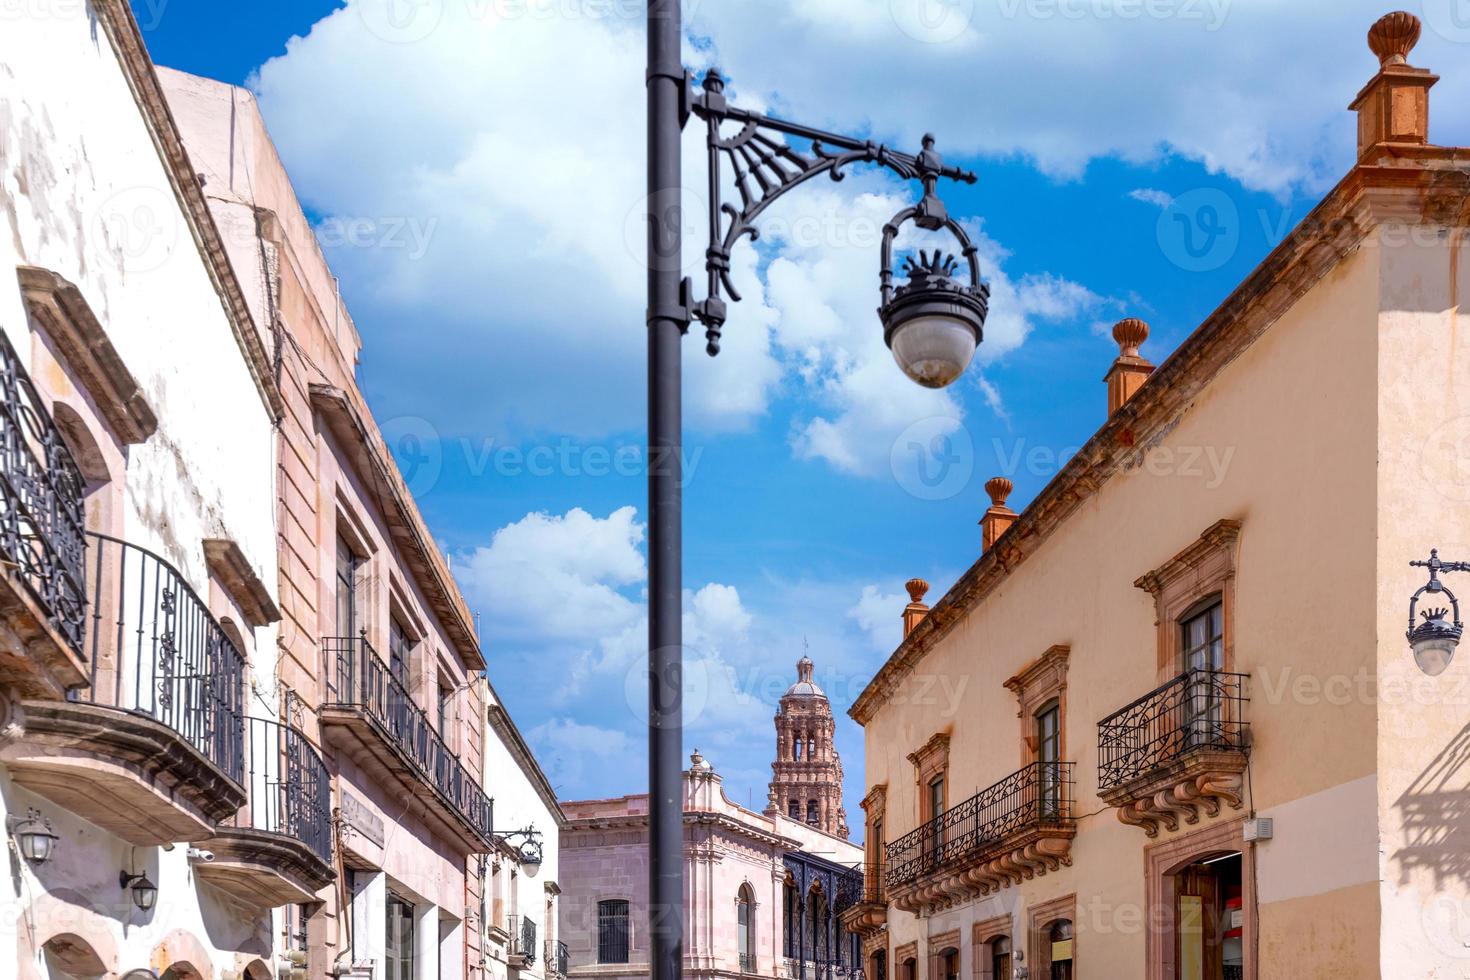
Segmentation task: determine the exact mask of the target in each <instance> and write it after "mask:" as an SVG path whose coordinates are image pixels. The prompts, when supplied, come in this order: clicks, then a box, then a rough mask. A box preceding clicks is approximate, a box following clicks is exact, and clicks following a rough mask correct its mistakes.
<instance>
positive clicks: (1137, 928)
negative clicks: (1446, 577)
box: [866, 248, 1412, 977]
mask: <svg viewBox="0 0 1470 980" xmlns="http://www.w3.org/2000/svg"><path fill="white" fill-rule="evenodd" d="M1378 267H1379V262H1378V256H1377V250H1375V249H1371V248H1370V249H1362V250H1359V251H1358V252H1356V253H1354V254H1352V255H1350V256H1349V257H1348V258H1346V259H1345V260H1344V261H1343V262H1342V263H1341V264H1340V265H1339V266H1338V267H1337V268H1336V269H1335V270H1334V271H1332V272H1331V273H1330V274H1329V275H1328V276H1327V277H1326V278H1325V279H1324V280H1323V281H1321V282H1320V283H1318V284H1317V285H1316V286H1315V287H1314V288H1312V289H1311V290H1310V291H1309V292H1308V293H1306V294H1305V295H1304V296H1303V297H1302V298H1301V299H1300V300H1299V301H1298V302H1297V303H1296V304H1295V305H1294V306H1293V307H1292V308H1291V309H1289V310H1288V311H1287V312H1286V313H1285V314H1284V315H1283V316H1282V317H1281V318H1280V320H1279V321H1278V322H1277V323H1276V324H1275V325H1274V326H1272V327H1271V328H1270V329H1269V331H1267V332H1266V333H1265V335H1264V336H1262V337H1261V338H1260V339H1258V340H1257V341H1256V342H1255V343H1254V344H1253V345H1251V346H1250V347H1248V348H1247V349H1246V350H1244V351H1242V352H1241V353H1240V354H1239V356H1238V357H1237V358H1236V359H1235V360H1234V361H1233V362H1232V363H1230V364H1229V365H1227V366H1226V367H1225V368H1224V369H1223V371H1222V372H1221V374H1220V375H1219V376H1218V377H1217V378H1216V379H1215V380H1214V381H1213V383H1211V384H1210V385H1209V386H1208V387H1207V388H1205V389H1204V390H1202V391H1200V392H1199V393H1198V394H1197V396H1196V397H1195V398H1194V400H1193V401H1192V403H1191V404H1190V405H1189V407H1188V408H1187V409H1186V410H1185V411H1184V412H1183V414H1182V416H1181V417H1179V418H1178V419H1177V421H1176V422H1175V423H1174V424H1172V425H1166V426H1164V428H1163V434H1162V435H1161V436H1160V437H1159V438H1158V439H1157V441H1156V443H1155V444H1153V445H1151V446H1149V447H1147V449H1146V451H1145V454H1144V462H1143V464H1142V465H1140V466H1137V467H1135V468H1133V469H1129V470H1126V471H1123V472H1119V473H1117V474H1116V475H1115V476H1113V477H1112V479H1110V480H1109V481H1107V482H1106V483H1105V484H1104V485H1103V486H1102V487H1101V488H1100V489H1098V490H1097V491H1096V492H1094V493H1093V494H1091V496H1089V497H1088V498H1087V499H1086V500H1085V501H1084V502H1083V503H1082V504H1081V505H1080V506H1079V508H1078V509H1077V510H1076V511H1075V512H1074V513H1073V514H1072V515H1071V516H1070V517H1069V518H1068V519H1067V520H1066V522H1065V523H1064V525H1063V526H1062V527H1061V528H1060V529H1059V530H1058V531H1057V532H1055V533H1054V534H1053V535H1052V536H1051V537H1049V538H1048V539H1046V540H1045V541H1044V542H1042V543H1040V544H1039V545H1038V546H1036V547H1035V548H1034V551H1032V552H1031V553H1030V554H1029V556H1028V557H1027V559H1026V560H1025V561H1024V562H1023V563H1022V564H1021V565H1020V566H1019V567H1017V568H1016V569H1015V570H1014V571H1013V572H1012V573H1011V574H1010V575H1009V577H1008V578H1006V579H1005V580H1004V582H1003V583H1002V584H1001V585H999V587H997V588H996V589H995V591H994V592H992V593H991V594H990V595H989V596H987V597H986V598H985V599H984V600H983V601H982V602H981V603H980V604H979V605H978V606H977V607H975V608H974V609H973V610H971V611H970V612H969V613H968V614H966V615H964V616H963V618H962V619H961V621H960V622H959V623H958V624H957V625H956V626H955V627H954V628H953V630H952V631H951V632H950V633H949V635H948V636H946V637H945V638H944V639H943V640H941V641H940V643H939V645H938V646H937V648H936V649H935V650H934V651H932V652H931V653H929V654H928V656H927V657H926V658H925V659H924V660H923V661H922V662H921V663H920V665H919V666H918V668H917V672H916V673H915V674H914V675H911V676H910V677H909V678H908V679H907V680H906V681H905V682H904V683H903V685H902V687H901V689H900V691H899V692H898V693H897V695H896V696H895V697H894V698H893V699H890V701H889V702H888V704H887V705H886V706H884V707H883V708H881V709H880V710H879V711H878V713H877V715H876V717H874V718H873V719H872V720H871V721H870V722H869V723H868V725H867V726H866V750H867V779H868V783H869V786H872V785H875V784H878V783H886V784H887V787H888V789H887V804H886V826H887V836H888V838H889V840H890V841H892V840H894V839H896V838H898V837H899V836H901V835H902V834H904V833H906V832H908V831H909V830H911V829H913V828H914V827H915V826H917V825H918V822H919V802H918V796H917V792H916V786H915V783H914V778H915V775H914V767H913V765H912V764H911V763H910V762H909V761H908V760H907V758H906V755H907V754H908V753H910V752H912V751H914V750H915V749H917V748H918V747H919V746H921V745H922V744H923V743H924V742H925V741H926V740H927V739H929V737H930V736H931V735H933V734H935V732H937V731H944V730H949V732H950V734H951V743H950V779H951V789H950V802H951V803H955V802H959V801H960V800H963V799H965V798H966V797H968V796H969V795H971V794H973V793H974V792H975V791H977V790H979V789H981V788H984V787H986V786H989V785H991V784H992V783H995V782H997V781H998V780H1000V779H1001V778H1002V777H1004V776H1006V775H1008V774H1009V773H1011V772H1013V771H1014V770H1016V769H1017V768H1018V767H1019V766H1020V765H1021V764H1022V762H1023V754H1022V744H1021V741H1020V729H1019V722H1018V720H1017V703H1016V699H1015V697H1014V695H1013V694H1012V693H1011V692H1010V691H1008V690H1006V689H1005V688H1004V687H1003V686H1002V684H1003V682H1004V681H1005V680H1006V679H1007V678H1008V677H1010V676H1012V675H1013V674H1015V673H1016V672H1017V671H1018V670H1019V669H1020V668H1021V667H1022V666H1023V665H1025V664H1027V663H1028V662H1030V661H1032V660H1033V659H1035V658H1036V657H1038V656H1040V655H1041V654H1042V652H1044V651H1045V650H1046V649H1047V648H1048V647H1050V646H1052V645H1053V644H1069V645H1070V647H1071V654H1070V668H1069V672H1068V676H1067V717H1066V718H1065V720H1064V729H1065V731H1064V740H1065V748H1064V750H1063V751H1064V758H1066V759H1069V760H1073V761H1075V763H1076V770H1075V775H1076V780H1077V785H1076V796H1075V799H1076V804H1075V812H1076V813H1077V814H1078V815H1079V818H1080V819H1079V821H1078V831H1077V836H1076V839H1075V841H1074V843H1073V847H1072V866H1071V867H1070V868H1062V869H1061V870H1060V871H1057V872H1053V873H1051V874H1047V875H1045V876H1042V877H1038V878H1035V879H1032V880H1030V881H1027V882H1025V883H1024V884H1022V885H1020V886H1013V887H1010V888H1007V889H1004V890H1003V891H1002V892H1000V893H999V894H998V895H993V896H989V897H987V898H986V899H984V900H982V901H980V902H978V903H975V904H973V905H971V906H967V907H965V908H962V909H959V910H953V911H950V912H945V913H942V914H939V915H936V916H935V917H933V918H930V919H917V918H915V917H914V916H913V915H911V914H909V913H905V912H898V911H895V910H890V913H889V919H888V928H889V942H888V945H889V948H890V949H893V948H895V947H897V946H900V945H902V944H903V943H905V942H908V941H910V940H914V939H917V940H918V941H919V956H920V963H921V966H920V969H921V973H922V971H924V969H925V967H924V965H923V960H924V938H925V937H926V936H928V935H935V934H939V933H943V932H946V931H948V930H949V929H951V928H954V927H956V926H959V927H962V936H963V949H962V958H963V961H962V974H964V973H967V972H968V971H970V970H971V969H973V963H972V962H971V960H972V950H971V949H970V942H969V940H970V936H969V924H970V923H972V922H974V921H978V920H982V919H987V918H990V917H992V916H995V915H1003V914H1006V913H1010V914H1011V915H1012V922H1013V938H1014V941H1015V942H1016V944H1017V945H1018V946H1019V947H1023V948H1024V946H1025V929H1026V921H1027V916H1026V910H1027V908H1028V907H1030V906H1032V905H1034V904H1036V903H1039V902H1044V901H1048V900H1051V899H1054V898H1057V897H1060V896H1064V895H1067V894H1069V893H1074V892H1075V893H1076V894H1077V896H1078V912H1077V922H1076V926H1077V950H1078V968H1079V975H1084V976H1093V977H1099V976H1101V977H1125V976H1126V977H1137V976H1141V975H1142V974H1143V961H1144V938H1145V937H1144V931H1143V925H1142V924H1143V922H1144V921H1145V917H1144V915H1143V912H1144V906H1145V882H1144V879H1145V874H1144V869H1145V864H1144V847H1145V844H1147V843H1150V842H1149V841H1148V840H1147V838H1145V836H1144V834H1143V832H1142V831H1141V830H1139V829H1136V828H1133V827H1129V826H1125V825H1123V824H1121V823H1119V822H1118V821H1117V819H1116V817H1115V814H1114V812H1113V811H1112V809H1111V808H1109V807H1107V806H1106V805H1105V804H1103V803H1102V801H1101V800H1100V799H1099V798H1098V796H1097V772H1098V758H1097V722H1098V721H1099V720H1100V719H1102V718H1104V717H1105V716H1107V715H1109V714H1111V713H1112V712H1113V711H1115V710H1117V709H1119V708H1121V707H1123V706H1124V705H1126V704H1128V703H1129V702H1131V701H1133V700H1134V699H1135V698H1138V697H1140V696H1142V695H1143V694H1145V693H1147V692H1149V691H1150V690H1152V689H1153V688H1154V687H1155V686H1157V684H1159V683H1160V682H1161V681H1162V680H1163V679H1164V678H1163V677H1161V676H1160V674H1159V671H1158V665H1157V642H1158V641H1157V629H1156V626H1155V610H1154V603H1153V599H1152V598H1151V597H1150V596H1149V595H1148V594H1147V593H1145V592H1144V591H1142V590H1141V589H1138V588H1136V587H1134V585H1133V582H1134V580H1135V579H1136V578H1137V577H1138V576H1140V575H1142V574H1143V573H1145V572H1148V571H1150V570H1151V569H1154V568H1156V567H1157V566H1159V565H1160V564H1162V563H1163V562H1165V561H1166V560H1168V559H1169V558H1171V557H1172V556H1174V555H1175V554H1177V553H1178V552H1180V551H1181V550H1182V549H1184V548H1185V547H1186V546H1188V545H1190V544H1192V543H1193V542H1195V541H1197V540H1198V538H1199V535H1200V534H1201V532H1203V531H1204V530H1205V529H1206V528H1208V527H1209V526H1210V525H1212V524H1214V523H1215V522H1216V521H1218V520H1221V519H1222V518H1230V519H1235V520H1239V521H1240V522H1241V523H1242V528H1241V532H1240V538H1239V551H1238V574H1237V577H1236V579H1235V585H1236V596H1235V619H1234V623H1233V637H1234V656H1235V662H1234V669H1235V670H1237V671H1240V672H1245V673H1249V674H1251V675H1252V681H1251V688H1250V689H1251V695H1252V700H1251V703H1250V705H1249V708H1248V719H1249V721H1250V722H1251V725H1252V729H1253V734H1254V740H1255V749H1254V753H1253V756H1252V764H1251V780H1250V785H1251V789H1252V799H1253V802H1254V807H1255V808H1256V810H1257V811H1259V812H1260V814H1262V815H1273V814H1277V813H1279V822H1278V824H1277V838H1276V839H1275V840H1273V841H1269V842H1266V843H1263V844H1260V845H1259V846H1257V847H1256V850H1255V860H1256V862H1257V867H1258V871H1259V881H1260V882H1261V889H1262V895H1261V905H1260V928H1261V933H1262V936H1263V944H1262V945H1263V949H1267V948H1279V949H1285V948H1289V949H1290V950H1291V953H1292V957H1293V958H1294V959H1296V960H1297V961H1299V962H1302V963H1310V962H1319V960H1318V957H1322V958H1323V960H1322V961H1326V962H1334V963H1342V964H1344V966H1343V967H1342V972H1335V973H1333V974H1332V975H1334V976H1370V975H1373V970H1372V967H1371V964H1373V963H1375V962H1376V961H1377V956H1378V953H1377V946H1378V942H1377V927H1376V917H1377V913H1376V911H1375V910H1374V909H1373V907H1372V899H1373V894H1374V889H1373V888H1372V887H1365V886H1371V884H1372V883H1373V882H1374V881H1375V880H1376V868H1375V865H1374V862H1373V861H1371V860H1367V859H1365V855H1371V853H1372V850H1371V849H1372V848H1373V846H1374V843H1373V837H1372V833H1371V828H1372V827H1373V824H1374V821H1373V814H1372V809H1373V799H1374V796H1373V793H1372V777H1373V775H1374V772H1375V770H1376V768H1377V766H1378V761H1377V747H1376V743H1375V733H1376V730H1377V724H1378V719H1377V714H1376V711H1375V707H1374V705H1373V704H1372V702H1371V699H1370V698H1362V697H1358V696H1357V695H1356V690H1357V689H1356V687H1355V683H1356V680H1355V679H1356V678H1357V677H1358V675H1359V674H1360V673H1362V672H1366V671H1371V670H1372V668H1373V666H1374V661H1375V649H1374V645H1373V641H1372V638H1373V636H1374V635H1375V628H1376V619H1377V613H1376V606H1377V602H1376V586H1375V581H1376V578H1375V577H1376V569H1377V562H1378V558H1377V552H1376V544H1375V541H1374V536H1373V534H1372V532H1371V528H1372V527H1374V525H1375V520H1376V516H1375V515H1376V497H1377V486H1376V483H1375V477H1374V461H1375V455H1376V452H1377V448H1378V447H1377V445H1376V437H1375V418H1376V414H1377V410H1378V406H1377V403H1376V400H1375V398H1374V397H1373V391H1374V386H1375V383H1376V372H1377V365H1378V362H1377V350H1378V346H1379V330H1378V324H1377V317H1376V315H1375V311H1376V309H1377V305H1378V299H1377V298H1378V293H1379V273H1378ZM1145 353H1147V351H1146V350H1145ZM1096 394H1097V398H1098V400H1099V403H1102V402H1103V399H1104V392H1103V390H1102V387H1101V386H1099V388H1098V391H1097V393H1096ZM1212 460H1213V462H1212ZM977 547H978V541H977ZM1402 593H1403V587H1402V586H1400V587H1399V588H1398V590H1397V591H1396V592H1394V596H1395V601H1396V602H1397V603H1398V605H1399V606H1401V605H1402V603H1403V602H1404V601H1406V599H1407V597H1406V596H1405V595H1403V594H1402ZM1384 601H1387V600H1386V599H1385V600H1384ZM1396 608H1397V606H1396ZM899 612H900V610H898V609H895V610H894V614H895V616H897V615H898V614H899ZM1395 621H1397V620H1395ZM1398 629H1399V631H1400V634H1399V638H1398V641H1397V651H1396V655H1397V656H1398V657H1399V660H1400V661H1402V660H1403V657H1404V656H1405V655H1406V653H1405V651H1404V650H1403V643H1402V635H1401V631H1402V625H1400V626H1399V627H1398ZM1385 642H1387V641H1386V640H1385ZM1411 666H1412V665H1411ZM1324 684H1325V685H1327V686H1326V687H1325V688H1324V687H1322V686H1321V685H1324ZM900 702H911V703H900ZM1365 779H1366V780H1368V782H1367V783H1366V784H1364V783H1363V782H1362V781H1363V780H1365ZM1365 785H1366V787H1367V788H1366V790H1365V789H1364V787H1365ZM1342 787H1356V789H1357V791H1356V792H1354V791H1351V790H1349V791H1341V792H1339V791H1338V790H1340V789H1341V788H1342ZM1250 805H1251V804H1250V802H1249V801H1248V802H1247V808H1249V806H1250ZM1240 815H1241V812H1240V811H1232V810H1230V809H1229V808H1228V807H1227V808H1225V809H1224V811H1223V812H1222V813H1221V814H1220V816H1219V817H1218V818H1216V819H1217V820H1227V819H1234V818H1238V817H1239V816H1240ZM1209 822H1210V819H1209V818H1205V819H1204V820H1202V821H1201V826H1204V825H1206V824H1208V823H1209ZM1324 826H1329V827H1332V826H1341V827H1345V828H1347V829H1346V830H1344V831H1342V837H1341V840H1340V842H1339V843H1340V845H1341V847H1340V849H1336V850H1334V849H1328V851H1327V853H1326V854H1325V855H1324V856H1325V857H1327V858H1330V859H1331V861H1332V871H1331V872H1328V873H1323V872H1322V870H1321V866H1320V865H1312V864H1303V862H1301V861H1300V860H1299V859H1298V857H1297V855H1298V854H1299V848H1301V847H1303V846H1310V845H1311V844H1312V843H1314V842H1315V841H1317V840H1319V839H1320V835H1321V833H1322V828H1323V827H1324ZM1197 829H1198V827H1190V826H1181V829H1180V831H1178V832H1176V833H1172V834H1171V833H1170V832H1169V831H1167V830H1166V831H1163V832H1162V834H1161V839H1169V838H1172V837H1176V836H1179V835H1182V834H1184V833H1186V832H1189V831H1194V830H1197ZM1314 897H1315V899H1316V900H1313V899H1314ZM1304 902H1306V903H1308V904H1307V905H1305V906H1304V905H1303V903H1304ZM1303 908H1307V909H1310V912H1308V913H1306V914H1308V915H1315V916H1320V917H1322V918H1323V919H1324V920H1327V921H1332V922H1337V923H1353V924H1356V925H1357V926H1358V928H1352V929H1341V928H1333V929H1327V928H1325V927H1324V928H1320V929H1302V928H1300V918H1301V916H1302V915H1303V914H1304V913H1303V912H1302V909H1303ZM1364 927H1366V928H1364ZM1282 955H1283V956H1284V955H1285V954H1282ZM1298 975H1300V976H1306V975H1314V974H1309V973H1294V972H1290V971H1286V972H1277V971H1276V970H1275V969H1274V968H1273V969H1269V970H1267V971H1265V972H1263V973H1262V976H1298Z"/></svg>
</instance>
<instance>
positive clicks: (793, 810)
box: [786, 800, 801, 820]
mask: <svg viewBox="0 0 1470 980" xmlns="http://www.w3.org/2000/svg"><path fill="white" fill-rule="evenodd" d="M786 815H787V816H788V817H790V818H791V819H792V820H800V819H801V801H799V800H790V801H788V802H787V804H786Z"/></svg>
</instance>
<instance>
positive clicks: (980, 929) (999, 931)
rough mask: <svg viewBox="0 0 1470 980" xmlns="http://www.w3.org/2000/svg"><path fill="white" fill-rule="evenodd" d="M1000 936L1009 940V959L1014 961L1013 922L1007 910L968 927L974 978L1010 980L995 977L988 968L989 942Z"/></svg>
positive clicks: (976, 979)
mask: <svg viewBox="0 0 1470 980" xmlns="http://www.w3.org/2000/svg"><path fill="white" fill-rule="evenodd" d="M1000 936H1005V937H1006V938H1007V939H1009V940H1010V941H1011V960H1012V962H1013V963H1014V961H1015V957H1016V936H1015V922H1014V920H1013V919H1012V918H1011V914H1010V913H1009V912H1007V913H1006V914H1004V915H997V916H992V917H991V918H989V919H982V920H980V921H979V922H976V923H975V924H974V925H972V926H971V927H970V950H971V953H970V958H971V967H972V969H971V973H972V974H973V975H974V976H975V980H1010V977H996V976H994V975H993V974H992V973H991V970H990V963H991V955H990V944H991V943H992V942H994V941H995V940H996V938H997V937H1000Z"/></svg>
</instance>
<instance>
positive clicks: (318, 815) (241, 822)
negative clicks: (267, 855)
mask: <svg viewBox="0 0 1470 980" xmlns="http://www.w3.org/2000/svg"><path fill="white" fill-rule="evenodd" d="M246 720H247V722H248V730H249V736H250V737H249V745H248V749H247V753H246V754H247V759H248V764H247V766H246V771H245V778H246V784H245V785H246V788H247V789H248V790H249V792H250V803H249V805H248V806H247V808H246V809H245V810H243V811H241V812H240V814H238V815H237V816H236V818H235V819H234V820H233V821H231V822H230V825H231V826H235V827H243V828H250V829H252V830H265V831H269V832H271V833H273V834H284V835H286V836H287V837H292V838H294V839H296V840H298V841H300V842H301V843H303V844H305V845H306V846H307V847H309V848H310V849H311V852H312V853H313V854H315V855H316V856H317V857H319V858H321V859H322V860H323V861H324V862H326V863H327V864H331V863H332V777H331V775H330V774H329V773H328V772H327V766H326V763H324V762H323V761H322V757H321V755H320V754H318V752H317V750H316V749H315V748H313V747H312V744H311V743H310V742H309V741H307V739H306V736H305V735H302V734H301V733H300V732H298V731H297V730H296V729H294V728H292V727H290V726H289V725H283V724H281V723H280V722H278V721H272V720H271V719H269V718H249V719H246Z"/></svg>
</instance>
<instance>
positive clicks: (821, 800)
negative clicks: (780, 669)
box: [769, 656, 847, 837]
mask: <svg viewBox="0 0 1470 980" xmlns="http://www.w3.org/2000/svg"><path fill="white" fill-rule="evenodd" d="M814 669H815V668H814V665H813V664H812V661H811V658H810V657H806V656H803V657H802V658H801V659H800V660H799V661H797V664H796V683H795V684H792V685H791V686H790V687H789V688H787V689H786V693H785V694H784V695H783V696H782V697H781V704H780V707H779V708H778V709H777V711H776V760H775V761H774V762H772V763H771V789H770V797H769V800H770V806H772V807H776V808H777V809H779V810H781V811H782V812H784V813H785V814H786V816H787V817H789V818H790V819H792V820H798V821H801V822H803V823H806V824H809V825H810V826H813V827H817V828H819V829H820V830H823V831H825V832H827V833H829V834H835V835H836V836H838V837H846V836H847V810H846V809H845V808H844V807H843V805H842V757H841V756H840V755H838V753H837V747H836V745H835V744H834V743H833V738H834V735H835V733H836V722H835V721H834V719H833V717H832V704H831V702H830V701H828V700H827V695H826V693H825V692H823V690H822V688H821V687H820V686H818V684H817V682H816V681H815V680H814V679H813V672H814Z"/></svg>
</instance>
